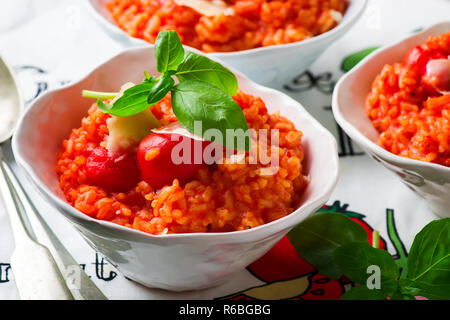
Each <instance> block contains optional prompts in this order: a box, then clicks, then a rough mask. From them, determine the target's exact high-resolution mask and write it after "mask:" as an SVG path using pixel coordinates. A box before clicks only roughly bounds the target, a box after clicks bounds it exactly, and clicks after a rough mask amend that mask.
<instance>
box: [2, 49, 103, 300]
mask: <svg viewBox="0 0 450 320" xmlns="http://www.w3.org/2000/svg"><path fill="white" fill-rule="evenodd" d="M22 109H23V103H22V99H21V96H20V93H19V90H18V88H17V85H16V82H15V81H14V77H13V75H12V72H11V69H10V68H9V67H8V66H7V64H6V63H5V62H4V61H3V59H2V58H1V56H0V115H1V117H0V195H1V197H2V198H3V202H4V204H5V207H6V212H7V213H8V216H9V220H10V224H11V228H12V232H13V236H14V241H15V248H14V251H13V254H12V256H11V267H12V270H13V273H14V279H15V283H16V286H17V289H18V291H19V295H20V297H21V298H22V299H33V300H35V299H46V300H72V299H77V300H84V299H99V300H100V299H102V300H104V299H106V297H105V296H104V295H103V293H102V292H101V291H100V290H99V289H98V288H97V287H96V285H95V284H94V283H93V282H92V280H90V279H89V277H88V276H87V275H86V273H85V272H84V271H83V270H82V269H81V268H80V266H79V264H78V263H77V262H76V261H75V259H74V258H73V257H72V256H71V255H70V253H69V252H68V251H67V250H66V249H65V248H64V246H63V245H62V243H61V242H60V241H59V240H58V238H57V237H56V235H55V234H54V233H53V231H52V230H51V229H50V228H49V226H48V225H47V224H46V223H45V221H44V220H43V219H42V217H41V215H40V214H39V212H38V211H37V210H36V208H35V207H34V205H33V204H32V202H31V201H30V200H29V198H28V196H27V195H26V193H25V192H24V189H23V187H22V185H21V184H20V182H19V181H18V180H17V178H16V176H15V175H14V174H13V171H12V170H11V168H10V167H9V166H8V164H7V163H6V162H5V161H4V159H3V154H2V149H3V148H6V145H8V146H9V140H10V138H11V136H12V134H13V132H14V128H15V126H16V123H17V120H18V119H19V116H20V113H21V112H22ZM27 224H28V226H27ZM63 274H65V275H69V276H71V278H70V279H67V281H66V279H65V278H64V277H63ZM68 284H69V286H68Z"/></svg>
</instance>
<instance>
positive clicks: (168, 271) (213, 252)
mask: <svg viewBox="0 0 450 320" xmlns="http://www.w3.org/2000/svg"><path fill="white" fill-rule="evenodd" d="M144 70H148V71H149V72H150V74H152V73H156V66H155V59H154V52H153V46H150V45H149V46H145V47H141V48H133V49H129V50H127V51H124V52H122V53H120V54H119V55H117V56H115V57H113V58H112V59H110V60H108V61H107V62H105V63H104V64H102V65H100V66H99V67H97V68H96V69H95V70H94V71H92V72H91V73H90V74H89V75H87V76H86V77H85V78H83V79H82V80H80V81H77V82H74V83H72V84H70V85H68V86H65V87H62V88H59V89H56V90H52V91H48V92H46V93H44V94H43V95H42V96H40V97H39V98H38V99H36V100H35V101H34V102H33V104H32V105H31V106H30V107H29V108H28V109H27V110H26V112H25V113H24V114H23V115H22V117H21V119H20V122H19V125H18V129H17V131H16V133H15V135H14V138H13V151H14V155H15V157H16V160H17V162H18V163H19V165H21V166H22V167H23V168H24V169H25V171H26V173H27V175H28V176H29V177H31V179H32V181H33V182H34V184H35V185H36V186H37V188H38V189H39V190H40V191H41V193H42V194H43V195H44V197H45V198H46V199H47V200H48V201H49V202H50V203H51V204H52V205H53V206H54V207H56V208H57V209H58V210H59V211H60V212H61V214H63V215H64V216H65V217H66V218H67V219H68V220H69V221H70V222H71V223H72V224H73V225H74V226H75V228H76V229H77V230H78V231H79V232H80V233H81V235H82V236H83V237H84V239H86V241H87V242H88V243H89V244H90V245H91V246H92V247H93V248H94V249H95V250H97V251H99V252H100V253H101V254H103V255H104V256H105V258H106V259H107V260H108V261H109V262H110V263H111V264H112V265H114V266H115V267H117V268H118V269H119V270H120V271H121V272H122V273H123V274H124V275H125V276H126V277H128V278H130V279H133V280H135V281H137V282H139V283H141V284H143V285H145V286H150V287H158V288H163V289H168V290H175V291H183V290H191V289H202V288H206V287H210V286H213V285H216V284H219V283H222V282H224V281H226V280H227V279H228V278H229V277H230V276H232V275H233V274H234V273H235V272H237V271H240V270H242V269H244V268H245V267H246V266H247V265H249V264H250V263H252V262H253V261H255V260H256V259H258V258H259V257H261V256H262V255H263V254H264V253H266V252H267V251H268V250H269V249H270V248H271V247H272V246H273V245H275V243H276V242H277V241H279V240H280V239H281V238H282V237H283V236H284V235H285V234H286V233H287V232H288V231H289V230H290V229H291V228H292V227H294V226H295V225H297V224H298V223H299V222H301V221H302V220H304V219H305V218H307V217H308V216H309V215H311V214H312V213H313V212H315V211H316V210H317V209H318V208H320V207H321V205H322V204H324V203H325V202H326V201H327V200H328V197H329V196H330V194H331V192H332V190H333V188H334V186H335V185H336V182H337V178H338V171H339V169H338V166H339V162H338V156H337V146H336V141H335V139H334V137H333V136H332V135H331V134H330V133H329V132H328V131H327V130H326V129H325V128H323V127H322V126H321V125H320V124H319V123H318V122H317V121H316V120H315V119H314V118H313V117H312V116H311V115H310V114H309V113H307V112H306V110H305V109H304V108H303V107H302V106H301V105H300V104H299V103H298V102H296V101H295V100H293V99H291V98H289V97H288V96H287V95H285V94H283V93H281V92H278V91H275V90H273V89H269V88H265V87H262V86H260V85H258V84H256V83H254V82H252V81H250V80H248V79H247V78H246V77H245V76H243V75H241V74H240V73H236V75H237V78H238V81H239V87H240V88H241V89H242V90H243V91H244V92H246V93H249V94H253V95H257V96H260V97H261V98H262V99H263V100H264V101H265V102H266V105H267V107H268V109H269V112H274V111H276V110H280V112H281V114H282V115H284V116H288V117H289V119H290V120H291V121H292V122H293V123H294V124H295V126H296V128H298V129H299V130H301V131H303V134H304V135H303V142H302V146H303V148H304V150H305V159H304V162H303V164H304V168H305V169H304V170H305V173H306V174H308V175H309V177H310V179H311V180H310V181H311V182H310V184H309V185H308V186H307V188H306V189H305V191H304V194H303V195H302V201H301V206H300V207H299V208H297V209H296V210H295V211H294V212H293V213H291V214H290V215H288V216H286V217H283V218H281V219H279V220H276V221H273V222H270V223H268V224H265V225H262V226H259V227H256V228H253V229H249V230H244V231H235V232H227V233H190V234H168V235H158V236H157V235H151V234H147V233H144V232H141V231H138V230H134V229H131V228H126V227H123V226H120V225H117V224H114V223H112V222H108V221H102V220H96V219H93V218H90V217H89V216H87V215H85V214H83V213H81V212H80V211H78V210H76V209H75V208H73V207H72V206H70V205H69V204H68V203H67V202H66V201H65V198H64V195H63V193H62V191H61V190H60V188H59V181H58V178H57V176H56V173H55V171H54V167H55V164H56V161H57V159H56V153H57V152H58V150H60V148H61V143H62V141H63V140H64V139H66V138H67V137H68V135H69V134H70V132H71V130H72V129H73V128H78V127H79V126H80V123H81V119H82V117H84V116H86V114H87V110H88V109H89V107H90V106H91V104H92V102H93V101H92V100H90V99H85V98H82V97H81V91H82V90H83V89H90V90H101V91H116V90H118V88H120V86H121V85H122V84H123V83H125V82H128V81H132V82H135V83H137V82H139V81H141V80H142V75H143V71H144ZM37 133H38V134H37Z"/></svg>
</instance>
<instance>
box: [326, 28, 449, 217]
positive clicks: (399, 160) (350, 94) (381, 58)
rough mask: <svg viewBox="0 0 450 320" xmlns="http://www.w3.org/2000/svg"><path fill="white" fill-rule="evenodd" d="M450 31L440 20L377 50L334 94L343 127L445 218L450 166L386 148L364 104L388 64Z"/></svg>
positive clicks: (339, 120) (447, 214) (349, 74)
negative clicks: (406, 155)
mask: <svg viewBox="0 0 450 320" xmlns="http://www.w3.org/2000/svg"><path fill="white" fill-rule="evenodd" d="M449 31H450V22H443V23H439V24H436V25H433V26H431V27H429V28H427V29H425V30H424V31H422V32H420V33H417V34H415V35H413V36H411V37H408V38H406V39H404V40H401V41H399V42H397V43H394V44H392V45H390V46H387V47H384V48H382V49H379V50H377V51H375V52H373V53H372V54H371V55H369V56H368V57H366V58H365V59H364V60H363V61H361V62H360V63H359V64H358V65H357V66H356V67H355V68H354V69H352V70H351V71H350V72H349V73H347V74H346V75H345V76H343V77H342V78H341V79H340V80H339V82H338V83H337V84H336V87H335V89H334V93H333V114H334V117H335V118H336V121H337V122H338V123H339V125H340V126H341V127H342V129H343V130H344V131H345V132H346V133H347V134H348V135H349V136H350V137H351V138H352V139H353V140H354V141H356V143H358V145H360V146H361V148H363V149H364V150H365V151H366V152H367V153H368V154H369V155H370V156H372V157H373V158H374V159H375V160H376V161H378V162H380V163H381V164H383V165H384V166H385V167H386V168H388V169H389V170H391V171H392V172H394V173H395V174H397V175H398V176H399V177H400V178H401V179H402V181H403V182H404V183H405V184H406V185H407V186H408V187H409V188H410V189H411V190H413V191H415V192H416V193H417V194H418V195H420V196H421V197H423V198H424V199H425V200H426V201H427V203H428V205H429V206H430V208H431V209H432V210H433V211H434V212H435V213H436V214H438V215H440V216H442V217H449V216H450V197H449V194H450V168H448V167H445V166H441V165H438V164H433V163H427V162H424V161H418V160H412V159H408V158H404V157H400V156H397V155H395V154H393V153H390V152H388V151H387V150H385V149H383V148H382V147H381V146H379V145H378V143H377V141H378V136H379V134H378V132H377V131H376V130H375V128H374V127H373V125H372V123H371V122H370V120H369V118H368V117H367V115H366V113H365V108H364V106H365V99H366V97H367V94H368V93H369V91H370V88H371V84H372V82H373V80H374V79H375V76H376V75H377V74H378V73H379V72H380V71H381V69H382V68H383V66H384V65H385V64H392V63H394V62H401V61H402V60H403V57H404V55H405V54H406V53H407V52H408V50H409V49H410V48H412V47H414V46H416V45H418V44H421V43H423V42H425V41H426V39H427V38H428V37H429V36H430V35H439V34H442V33H445V32H449ZM374 178H375V177H374Z"/></svg>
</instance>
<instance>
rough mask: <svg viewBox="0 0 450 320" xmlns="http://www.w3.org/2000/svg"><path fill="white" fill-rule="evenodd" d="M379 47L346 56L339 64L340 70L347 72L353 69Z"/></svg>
mask: <svg viewBox="0 0 450 320" xmlns="http://www.w3.org/2000/svg"><path fill="white" fill-rule="evenodd" d="M378 48H379V47H371V48H367V49H364V50H361V51H358V52H355V53H353V54H351V55H349V56H347V57H346V58H345V59H344V60H343V61H342V63H341V70H342V71H344V72H348V71H350V70H351V69H353V68H354V67H355V66H356V65H357V64H358V63H359V62H360V61H361V60H362V59H364V58H365V57H366V56H368V55H369V54H371V53H372V52H374V51H375V50H377V49H378Z"/></svg>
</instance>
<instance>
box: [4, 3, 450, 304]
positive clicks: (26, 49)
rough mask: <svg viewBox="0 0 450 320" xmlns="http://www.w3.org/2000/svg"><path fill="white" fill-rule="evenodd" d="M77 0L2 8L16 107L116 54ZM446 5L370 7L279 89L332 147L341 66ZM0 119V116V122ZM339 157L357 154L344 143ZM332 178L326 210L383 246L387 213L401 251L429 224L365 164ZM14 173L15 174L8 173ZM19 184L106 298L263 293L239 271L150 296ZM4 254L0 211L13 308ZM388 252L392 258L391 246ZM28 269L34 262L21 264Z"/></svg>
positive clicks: (420, 209) (437, 16)
mask: <svg viewBox="0 0 450 320" xmlns="http://www.w3.org/2000/svg"><path fill="white" fill-rule="evenodd" d="M86 5H87V4H86V2H85V1H80V0H39V1H37V0H15V1H8V2H7V1H3V3H2V10H0V54H1V55H2V56H3V58H4V59H5V60H6V61H7V62H8V63H9V64H10V65H12V66H13V68H14V70H15V72H16V75H17V77H18V81H19V85H20V89H21V91H22V92H23V95H24V98H25V99H26V100H27V101H31V100H32V99H33V98H34V97H35V96H36V95H37V94H39V92H42V91H44V90H47V89H50V88H55V87H57V86H59V85H61V84H63V83H66V82H69V81H74V80H76V79H79V78H81V77H82V76H83V75H84V74H86V73H87V72H88V71H89V70H91V69H93V68H94V67H95V66H97V65H98V64H100V63H101V62H103V61H104V60H106V59H108V58H109V57H111V56H113V55H115V54H117V53H118V52H120V51H121V50H123V49H124V48H122V47H121V46H120V45H118V44H117V43H115V42H114V41H113V40H112V39H110V38H109V37H108V36H107V35H106V34H105V33H104V32H103V31H102V30H101V28H100V27H99V26H98V25H97V24H96V22H95V21H94V19H93V18H92V17H91V16H90V15H89V13H88V12H87V10H86ZM449 12H450V1H448V0H428V1H421V0H397V1H391V0H371V1H370V2H369V6H368V8H367V9H366V12H365V14H364V16H363V17H362V18H361V20H360V21H359V22H358V23H357V24H356V25H355V27H354V28H353V29H352V30H350V32H348V34H346V35H345V36H344V37H343V38H341V39H340V40H339V41H337V42H336V43H335V44H333V45H332V46H330V47H329V48H328V50H327V51H326V52H324V54H323V55H322V56H321V57H320V58H319V59H318V60H317V61H316V63H315V64H314V65H313V66H312V67H311V68H310V69H309V74H307V75H303V77H302V80H304V81H301V83H300V84H299V83H298V82H297V83H290V84H287V85H288V86H289V87H290V88H291V89H290V90H287V91H286V92H287V93H288V94H290V95H291V96H293V97H294V98H295V99H298V100H299V101H300V102H301V103H302V104H303V105H304V106H305V107H306V108H307V110H308V111H309V112H310V113H311V114H312V115H313V116H314V117H316V118H317V119H318V120H319V121H320V122H321V123H322V124H323V125H324V126H326V127H327V128H328V129H329V130H330V131H331V132H333V133H335V134H336V137H337V139H338V140H339V133H338V130H337V125H336V123H335V121H334V119H333V116H332V113H331V111H330V110H329V108H327V107H328V106H330V105H331V91H332V86H333V84H334V83H335V82H336V80H337V79H338V78H339V77H340V76H341V74H342V72H341V71H340V70H339V66H340V63H341V61H342V59H343V58H344V57H345V56H347V55H348V54H351V53H353V52H356V51H358V50H360V49H364V48H367V47H371V46H374V45H384V44H387V43H389V42H392V41H395V40H398V39H400V38H401V37H404V36H407V35H409V34H410V33H411V32H412V31H413V30H414V29H417V28H420V27H424V26H427V25H429V24H432V23H435V22H438V21H443V20H445V19H448V18H449V15H448V13H449ZM0 116H1V115H0ZM344 142H345V143H344V144H343V145H341V146H340V147H341V149H342V148H344V147H345V148H346V151H347V153H348V151H349V147H353V148H354V152H355V153H359V152H360V149H358V147H357V146H356V145H354V144H352V145H350V144H349V141H347V140H346V139H345V136H344ZM340 164H341V177H340V180H339V183H338V186H337V188H336V190H335V191H334V193H333V195H332V196H331V198H330V200H329V202H328V204H332V203H333V202H334V201H336V200H339V201H340V202H341V204H348V210H351V211H355V212H360V213H362V214H364V215H365V216H366V217H365V220H366V221H367V222H368V223H369V224H370V225H371V226H372V227H374V228H375V229H377V230H380V232H381V235H382V236H383V237H384V238H385V239H388V236H387V232H386V209H387V208H391V209H394V211H395V220H396V226H397V231H398V233H399V235H400V238H401V240H402V241H403V243H404V245H405V247H406V248H409V247H410V245H411V243H412V240H413V237H414V235H415V234H416V233H417V232H418V231H419V230H420V229H421V228H422V227H423V226H424V225H425V224H426V223H428V222H429V221H430V220H432V219H436V218H437V217H436V216H435V215H434V214H432V213H431V212H430V210H429V209H428V208H427V207H426V205H425V203H424V201H423V200H421V199H420V198H418V197H417V196H416V195H415V194H414V193H412V191H410V190H409V189H408V188H407V187H406V186H405V185H403V184H402V183H401V182H400V180H399V179H398V178H397V177H396V176H394V175H393V174H392V173H390V172H388V171H387V170H386V169H385V168H383V167H382V166H381V165H379V164H378V163H376V162H375V161H373V160H372V159H370V158H369V157H368V156H367V155H354V156H350V155H348V154H347V155H346V156H342V157H341V159H340ZM16 170H18V169H17V168H16ZM18 171H19V175H20V176H21V180H22V181H23V183H24V184H25V185H26V189H27V191H28V193H29V194H30V196H31V198H32V199H33V200H34V202H35V204H36V206H37V207H38V209H39V210H40V212H41V213H42V215H43V216H44V218H45V219H46V221H47V222H48V224H49V225H50V226H51V227H52V229H53V230H54V231H55V233H56V234H57V236H58V237H59V239H60V240H61V241H62V243H63V244H64V245H65V246H66V247H67V249H68V250H69V251H70V252H71V253H72V255H73V256H74V257H75V259H76V260H77V261H78V262H79V263H80V264H82V265H83V266H85V270H86V272H87V274H88V275H89V276H91V278H92V279H93V281H94V282H95V283H96V284H97V285H98V286H99V288H100V289H101V290H102V291H103V292H104V293H105V295H106V296H107V297H108V298H110V299H212V298H216V297H221V296H226V295H229V294H232V293H235V292H239V291H241V290H244V289H246V288H249V287H253V286H256V285H260V284H263V282H262V281H261V280H259V279H257V278H256V277H254V276H253V275H252V274H251V273H250V272H248V271H247V270H243V271H242V272H240V273H238V274H236V275H235V276H234V278H233V279H232V280H230V281H229V282H228V283H226V284H224V285H222V286H220V287H215V288H212V289H208V290H203V291H197V292H187V293H172V292H168V291H163V290H157V289H149V288H145V287H143V286H141V285H138V284H136V283H134V282H131V281H129V280H127V279H125V278H124V277H123V276H122V275H120V273H118V271H117V270H115V269H114V268H113V267H112V266H111V265H110V264H109V263H107V262H106V261H105V260H103V259H102V257H101V256H100V255H97V254H96V253H95V251H94V250H92V249H91V248H90V247H89V246H88V245H87V244H86V242H85V241H84V240H83V239H82V238H81V236H80V235H79V234H78V233H77V232H76V231H75V230H74V228H73V227H72V226H71V225H70V223H69V222H68V221H66V220H65V219H64V218H63V217H62V216H61V215H60V214H59V213H58V212H57V211H56V210H55V209H53V208H52V207H51V206H50V205H49V204H48V203H46V202H45V201H44V200H43V198H41V196H40V195H39V194H38V193H37V192H36V190H35V188H34V187H33V186H32V185H31V184H30V183H29V181H28V180H27V179H26V178H25V177H23V175H22V174H21V172H20V170H18ZM12 249H13V239H12V236H11V232H10V228H9V221H8V219H7V216H6V213H5V212H4V208H3V206H2V204H1V203H0V299H17V298H18V294H17V290H16V288H15V285H14V276H13V273H12V271H11V269H10V267H9V259H10V255H11V252H12ZM388 250H389V251H390V252H391V253H394V251H393V248H392V245H388ZM30 263H33V261H30Z"/></svg>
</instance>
